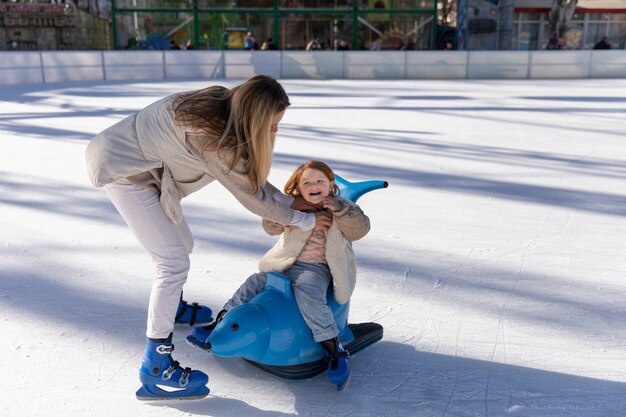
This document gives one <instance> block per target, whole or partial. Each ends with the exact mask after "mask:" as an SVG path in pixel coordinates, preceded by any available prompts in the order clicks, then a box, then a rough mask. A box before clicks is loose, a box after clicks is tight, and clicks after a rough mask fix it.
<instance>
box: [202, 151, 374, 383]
mask: <svg viewBox="0 0 626 417" xmlns="http://www.w3.org/2000/svg"><path fill="white" fill-rule="evenodd" d="M334 178H335V175H334V173H333V170H332V169H331V168H330V167H329V166H328V165H326V164H325V163H323V162H321V161H315V160H312V161H308V162H306V163H304V164H303V165H301V166H300V167H298V168H297V169H296V170H295V172H294V173H293V174H292V175H291V177H290V178H289V180H288V181H287V183H286V184H285V189H284V191H285V194H287V195H289V196H291V197H293V202H292V204H291V208H293V209H295V210H299V211H304V212H312V213H315V215H316V217H317V226H316V227H315V228H314V229H313V230H309V231H304V230H302V229H300V228H299V227H295V226H289V225H287V226H285V225H282V224H279V223H275V222H272V221H270V220H267V219H263V228H264V229H265V231H266V232H267V233H268V234H270V235H272V236H276V235H281V236H280V239H279V241H278V242H277V243H276V245H275V246H274V247H273V248H272V249H270V250H269V251H268V252H267V253H266V254H265V255H264V256H263V258H262V259H261V261H260V262H259V270H260V272H259V273H255V274H252V275H251V276H250V277H249V278H248V279H247V280H246V281H245V282H244V284H243V285H242V286H241V287H240V288H239V289H238V290H237V291H236V292H235V294H234V295H233V296H232V297H231V299H230V300H228V302H227V303H226V304H225V305H224V309H223V310H222V311H220V312H219V314H218V315H217V318H216V319H215V321H214V322H213V323H211V324H209V325H207V326H204V327H196V328H195V329H194V336H195V337H196V338H198V339H199V340H203V341H206V340H207V338H208V336H209V335H210V333H211V331H212V330H213V329H214V328H215V326H217V324H218V323H219V322H220V320H221V319H222V317H223V316H224V315H225V314H226V312H227V311H228V310H230V309H232V308H234V307H236V306H238V305H241V304H244V303H247V302H248V301H250V300H251V299H252V298H253V297H254V296H255V295H256V294H258V293H259V292H260V291H261V290H262V289H263V288H264V287H265V284H266V282H267V277H266V274H265V273H266V272H280V273H282V274H283V275H285V276H287V277H288V278H289V279H291V282H292V287H293V292H294V295H295V298H296V302H297V304H298V308H299V309H300V312H301V313H302V317H303V318H304V320H305V322H306V323H307V325H308V326H309V328H310V329H311V332H312V333H313V339H314V340H315V341H316V342H319V343H321V344H322V346H323V347H324V349H325V350H326V351H327V352H328V356H329V368H328V377H329V379H330V381H331V382H333V383H334V384H336V386H337V390H343V389H344V388H345V386H346V384H347V382H348V379H349V376H350V369H349V366H348V354H347V352H345V350H344V349H343V346H341V343H339V339H338V335H339V331H338V329H337V324H336V323H335V319H334V317H333V313H332V311H331V309H330V307H328V305H327V304H326V292H327V290H328V286H329V285H330V283H331V282H332V283H333V288H334V294H335V299H336V301H337V302H338V303H340V304H345V303H346V302H348V301H349V300H350V296H351V295H352V291H353V290H354V286H355V283H356V263H355V258H354V252H353V251H352V247H351V245H350V242H352V241H355V240H358V239H361V238H362V237H363V236H365V235H366V234H367V232H369V229H370V222H369V218H368V217H367V216H366V215H365V214H364V213H363V211H362V210H361V209H360V208H359V207H358V206H356V205H354V204H353V203H351V202H350V201H348V200H346V199H344V198H341V197H339V196H338V195H337V194H338V188H337V186H336V185H335V182H334Z"/></svg>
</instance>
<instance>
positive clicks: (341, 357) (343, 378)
mask: <svg viewBox="0 0 626 417" xmlns="http://www.w3.org/2000/svg"><path fill="white" fill-rule="evenodd" d="M320 343H321V344H322V347H323V348H324V349H325V350H326V352H328V379H329V380H330V382H332V383H333V384H335V386H336V387H337V391H343V390H344V389H346V387H347V386H348V382H350V366H349V364H348V359H349V358H350V353H349V352H348V351H347V350H345V349H344V348H343V346H342V345H341V343H340V342H339V339H338V338H336V337H335V338H334V339H328V340H324V341H323V342H320Z"/></svg>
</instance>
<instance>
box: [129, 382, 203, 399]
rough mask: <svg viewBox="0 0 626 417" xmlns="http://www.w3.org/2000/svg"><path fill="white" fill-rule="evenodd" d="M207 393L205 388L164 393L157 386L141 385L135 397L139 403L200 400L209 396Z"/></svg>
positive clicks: (164, 391)
mask: <svg viewBox="0 0 626 417" xmlns="http://www.w3.org/2000/svg"><path fill="white" fill-rule="evenodd" d="M209 392H210V390H209V388H207V387H198V388H197V389H194V390H193V391H190V390H189V389H183V390H179V391H166V390H164V389H162V388H159V387H158V386H157V385H143V386H142V387H141V388H139V390H137V392H136V393H135V396H136V397H137V399H138V400H139V401H169V400H200V399H202V398H205V397H206V396H207V395H209Z"/></svg>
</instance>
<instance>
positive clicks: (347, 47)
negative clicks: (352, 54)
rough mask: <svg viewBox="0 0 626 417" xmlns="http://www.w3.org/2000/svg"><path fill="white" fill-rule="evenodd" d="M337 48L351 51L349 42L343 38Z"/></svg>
mask: <svg viewBox="0 0 626 417" xmlns="http://www.w3.org/2000/svg"><path fill="white" fill-rule="evenodd" d="M337 50H338V51H349V50H350V47H349V46H348V42H346V41H344V40H343V39H342V40H340V41H339V45H337Z"/></svg>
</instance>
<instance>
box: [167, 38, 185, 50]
mask: <svg viewBox="0 0 626 417" xmlns="http://www.w3.org/2000/svg"><path fill="white" fill-rule="evenodd" d="M170 49H171V50H179V49H182V48H181V47H180V45H179V44H177V43H176V41H175V40H174V39H172V40H171V41H170Z"/></svg>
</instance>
